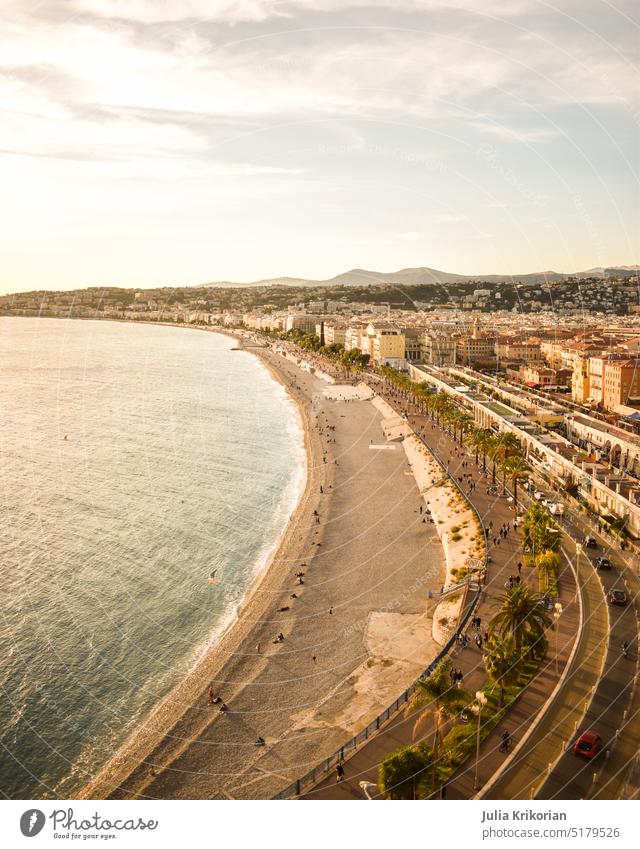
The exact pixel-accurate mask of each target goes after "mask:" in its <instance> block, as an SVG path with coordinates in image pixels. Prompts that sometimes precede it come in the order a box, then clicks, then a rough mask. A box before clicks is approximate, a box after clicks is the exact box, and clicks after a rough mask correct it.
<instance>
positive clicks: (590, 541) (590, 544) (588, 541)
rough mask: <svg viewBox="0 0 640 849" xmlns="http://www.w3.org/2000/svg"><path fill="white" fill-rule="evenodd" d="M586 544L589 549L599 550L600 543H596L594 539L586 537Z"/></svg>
mask: <svg viewBox="0 0 640 849" xmlns="http://www.w3.org/2000/svg"><path fill="white" fill-rule="evenodd" d="M584 544H585V545H586V547H587V548H597V547H598V543H597V542H596V541H595V538H594V537H585V538H584Z"/></svg>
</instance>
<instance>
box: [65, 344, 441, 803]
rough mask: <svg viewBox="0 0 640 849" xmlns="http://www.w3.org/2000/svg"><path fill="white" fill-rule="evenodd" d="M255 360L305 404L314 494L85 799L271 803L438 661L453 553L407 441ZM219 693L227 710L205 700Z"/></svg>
mask: <svg viewBox="0 0 640 849" xmlns="http://www.w3.org/2000/svg"><path fill="white" fill-rule="evenodd" d="M251 353H252V355H256V356H258V357H260V359H261V360H262V361H263V362H264V364H265V365H266V366H267V367H268V368H269V369H270V370H271V373H272V375H273V376H274V377H275V378H276V379H278V380H280V381H281V382H282V383H283V384H284V385H285V387H286V388H287V391H288V392H289V394H290V396H291V398H292V399H293V400H294V401H295V402H296V404H297V405H298V409H299V411H300V417H301V420H302V422H303V424H304V431H305V447H306V451H307V475H306V485H305V489H304V492H303V494H302V496H301V498H300V501H299V503H298V506H297V508H296V509H295V511H294V513H293V514H292V516H291V519H290V521H289V525H288V527H287V529H286V532H285V534H284V535H283V538H282V540H281V542H280V545H279V547H278V548H277V550H276V551H275V552H274V555H273V557H272V559H271V562H270V564H269V567H268V568H267V569H266V570H265V571H264V573H263V574H262V576H261V578H260V580H259V581H258V582H257V583H256V584H255V585H254V587H253V588H252V591H251V593H250V595H249V597H248V598H247V599H246V600H245V602H244V603H243V605H242V608H241V612H240V615H239V617H238V620H237V621H236V622H235V623H234V625H233V626H232V627H231V628H230V629H229V631H227V633H226V634H225V635H224V636H223V637H222V639H221V640H220V641H219V642H218V643H217V644H216V645H215V646H214V647H213V648H212V649H211V650H210V651H209V652H208V653H207V655H206V656H205V657H204V658H203V659H202V660H201V661H200V662H199V663H198V664H197V666H196V667H195V668H194V669H193V670H192V672H191V673H190V674H189V675H188V676H187V678H186V679H185V680H184V681H183V682H182V683H181V684H180V685H178V686H177V687H176V688H175V689H174V690H173V691H172V692H171V693H170V694H169V695H168V697H167V698H166V699H165V700H164V701H163V702H162V703H161V704H160V705H159V706H158V707H157V708H156V709H155V710H154V711H153V713H152V714H151V716H150V717H148V719H147V720H146V721H145V723H144V724H143V725H141V726H140V727H139V728H138V729H137V730H136V732H135V733H134V735H133V736H132V737H131V738H130V739H129V740H128V741H127V742H126V743H125V745H124V746H123V747H122V748H121V749H120V750H119V751H118V752H117V753H116V754H115V755H114V757H113V758H112V759H111V761H110V762H109V763H108V764H107V765H106V767H104V768H103V769H102V770H101V771H100V772H99V774H98V775H97V776H96V777H95V778H94V779H93V780H92V781H90V783H88V785H87V786H86V787H85V788H84V791H83V793H82V797H83V798H132V797H142V798H269V797H271V796H273V795H274V794H275V793H277V792H278V791H279V790H280V789H281V788H282V787H284V786H285V785H287V784H289V783H290V782H291V781H292V780H294V779H295V778H296V777H298V776H299V775H301V774H303V773H304V772H306V771H307V770H308V769H309V768H310V767H311V766H313V765H315V764H316V763H317V762H318V761H320V760H321V759H322V758H323V757H326V756H327V755H328V754H330V753H331V752H332V751H333V750H334V749H335V748H336V747H338V746H339V745H340V744H341V743H342V742H343V741H344V739H345V738H347V737H348V736H349V735H350V734H352V733H353V732H355V731H357V730H358V729H359V728H361V727H362V726H364V724H365V723H367V722H368V721H370V720H371V719H372V718H373V717H374V716H375V715H376V714H377V713H378V712H379V711H381V710H382V709H384V708H385V707H386V706H387V704H389V703H390V702H391V701H392V700H393V699H394V698H396V696H397V694H398V693H399V692H401V691H402V690H403V688H404V687H406V686H407V685H408V684H409V683H410V682H411V681H413V680H414V679H415V677H416V676H417V675H418V674H419V673H420V671H421V670H422V669H424V668H425V666H426V665H427V664H428V663H429V661H430V660H431V659H432V657H433V656H435V654H436V653H437V651H438V645H437V644H436V642H435V641H434V640H433V639H432V636H431V620H430V619H429V618H428V614H427V608H428V594H429V591H430V590H437V589H439V588H440V586H441V584H442V583H443V580H444V578H445V568H444V556H443V551H442V546H441V543H440V541H439V539H438V535H437V533H436V530H435V528H434V526H433V525H432V524H428V523H427V524H425V523H424V522H423V521H422V519H423V516H422V515H421V511H420V506H421V505H423V504H424V500H423V497H422V495H421V493H420V490H419V488H418V485H417V484H416V479H415V477H414V474H413V472H412V469H411V466H410V464H409V462H408V459H407V455H406V453H405V450H404V449H403V446H402V443H401V442H398V441H396V440H397V437H396V436H394V434H392V433H387V434H386V436H385V432H384V431H383V426H382V424H383V420H384V416H383V415H382V414H381V412H380V411H379V409H377V408H376V406H374V404H373V403H371V401H370V400H368V396H369V395H370V393H369V392H364V393H361V392H358V391H355V390H354V388H353V387H346V388H345V390H344V392H341V391H340V387H339V386H336V385H331V384H330V383H328V382H327V380H323V379H321V378H319V377H318V376H317V375H315V374H312V373H310V372H309V371H308V370H305V369H301V368H298V367H297V366H296V365H295V364H294V363H292V362H290V361H288V360H285V359H284V358H283V357H281V356H278V355H277V354H275V353H274V352H272V351H269V350H265V349H252V352H251ZM238 356H247V354H244V353H239V354H238ZM301 572H302V573H304V575H303V577H302V583H300V578H299V577H297V573H301ZM278 634H282V636H283V639H282V640H281V641H279V642H274V640H275V639H276V637H277V635H278ZM209 687H212V688H213V690H214V692H215V694H216V695H217V696H219V697H220V698H221V699H222V700H223V701H224V702H225V704H226V705H227V706H228V710H227V711H226V712H221V711H220V710H219V706H218V704H215V705H213V706H212V705H209V704H208V696H207V691H208V689H209ZM258 737H262V738H264V740H265V741H266V745H264V746H258V745H256V740H257V739H258Z"/></svg>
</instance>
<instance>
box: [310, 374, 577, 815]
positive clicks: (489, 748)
mask: <svg viewBox="0 0 640 849" xmlns="http://www.w3.org/2000/svg"><path fill="white" fill-rule="evenodd" d="M376 390H377V392H378V393H379V394H381V395H382V396H383V397H384V398H385V400H387V401H388V402H389V403H391V404H392V405H393V406H395V407H396V408H400V409H404V408H406V406H407V404H406V402H405V401H404V399H403V398H401V396H400V394H399V393H397V392H394V391H390V392H386V393H385V392H383V391H381V390H382V387H381V386H380V385H377V386H376ZM409 421H410V424H411V425H412V427H413V428H414V430H415V431H416V432H417V433H418V435H419V436H421V437H422V438H423V441H424V443H425V445H426V446H427V447H428V448H429V449H430V450H431V451H432V452H433V453H434V454H435V455H436V457H437V458H438V459H439V460H440V462H441V463H442V464H443V465H444V466H445V467H446V466H447V465H448V467H449V468H448V471H449V474H450V475H451V476H452V477H453V478H454V479H455V480H456V481H457V482H458V484H459V485H460V486H461V488H462V489H463V491H464V492H465V493H466V492H467V487H466V486H464V484H463V483H462V481H461V478H460V475H461V474H462V471H461V469H462V467H461V463H462V462H463V461H464V462H465V463H466V464H467V465H466V467H465V470H464V471H465V473H467V474H468V473H471V474H472V479H473V481H474V482H476V488H475V490H474V491H473V493H472V494H471V495H470V496H468V498H469V500H470V501H471V503H472V504H473V505H474V507H475V508H476V509H477V510H478V513H479V515H480V517H481V519H482V521H483V524H484V525H485V526H488V525H489V522H492V525H493V528H495V529H496V537H498V539H499V540H500V542H499V544H497V545H493V542H492V540H493V535H492V532H489V553H490V554H491V557H492V561H493V562H492V563H491V564H490V565H489V568H488V578H487V584H486V586H485V587H484V589H483V592H482V595H481V598H480V602H479V606H478V608H477V615H478V616H480V617H481V620H482V629H481V630H483V631H484V628H485V627H486V625H487V624H488V622H489V620H490V619H491V618H492V616H493V614H494V613H495V608H496V602H497V598H498V597H499V596H501V595H502V594H503V593H504V585H505V582H506V581H507V580H508V578H509V576H511V575H515V574H517V569H516V564H517V563H518V561H519V560H521V559H522V550H521V545H520V532H519V531H515V532H514V530H513V518H514V514H513V509H512V507H511V506H510V504H509V503H508V502H507V500H506V498H504V497H500V496H498V497H496V496H489V495H487V494H486V487H487V484H488V483H490V481H491V477H490V473H489V474H488V477H487V478H485V477H484V476H483V475H482V472H481V469H480V468H476V465H475V460H474V454H473V452H470V451H468V449H466V447H465V448H462V447H461V446H459V445H458V444H457V443H455V442H454V441H453V439H452V437H451V436H449V435H448V434H447V433H445V432H444V431H443V430H442V429H441V428H439V427H437V426H436V425H435V424H433V423H431V421H430V420H428V419H427V418H426V417H425V416H422V415H419V414H417V413H414V414H412V415H410V418H409ZM500 489H501V488H500ZM505 523H508V524H509V526H510V530H509V533H508V535H507V537H506V539H500V537H499V535H498V533H497V529H498V528H500V527H501V526H502V525H503V524H505ZM522 578H523V580H525V582H526V583H527V584H528V585H529V586H531V587H532V589H535V590H537V589H538V585H537V572H535V571H534V570H531V569H527V568H525V569H523V572H522ZM560 601H561V603H562V605H563V608H564V611H563V614H562V616H561V617H560V622H559V629H558V643H557V644H558V649H559V654H558V669H559V672H561V671H562V668H563V667H564V665H565V663H566V661H567V659H568V657H569V654H570V652H571V648H572V646H573V642H574V638H575V634H576V631H577V628H578V604H577V596H576V587H575V582H574V578H573V574H572V573H571V570H570V569H569V567H568V566H567V567H565V568H564V569H563V572H562V573H561V575H560ZM550 638H551V639H550V647H549V653H548V654H549V657H548V659H547V661H545V664H544V665H543V667H542V668H541V670H540V672H539V673H538V675H536V677H535V678H534V680H533V681H532V682H531V684H530V685H529V686H528V687H527V688H526V690H525V691H524V692H523V693H522V694H521V696H520V697H519V698H518V700H517V702H516V703H515V704H514V706H513V707H512V708H511V710H510V712H509V714H508V718H507V720H506V721H505V724H504V727H507V728H508V730H509V733H510V734H511V736H512V738H513V739H514V741H515V742H516V743H517V741H518V739H519V738H520V737H521V736H522V735H523V734H524V732H525V731H526V730H527V728H528V727H529V725H530V723H531V718H532V716H535V714H536V713H537V712H538V711H539V710H540V708H541V706H542V705H543V704H544V702H545V701H546V700H547V698H548V697H549V695H550V694H551V693H552V692H553V689H554V687H555V686H556V683H557V681H558V677H559V672H558V673H556V668H555V660H556V658H555V634H552V635H550ZM452 657H453V662H454V666H456V667H457V668H459V669H461V670H462V672H463V681H462V686H463V687H464V688H465V689H466V690H468V691H469V692H471V693H474V692H475V691H476V690H477V689H479V688H480V687H481V686H482V685H483V684H484V683H485V682H486V673H485V670H484V666H483V663H482V651H481V650H479V649H478V648H476V646H475V645H474V644H473V640H471V642H470V645H469V647H468V648H466V649H463V650H461V649H459V648H458V649H456V650H455V651H454V653H453V655H452ZM414 724H415V717H413V716H412V717H409V718H408V719H405V718H404V716H403V715H399V716H397V717H395V719H394V720H392V721H391V722H390V723H389V724H388V725H387V727H385V728H384V729H383V731H381V733H380V734H378V735H377V736H376V737H375V738H373V739H372V740H370V741H369V742H368V743H367V744H366V745H364V746H363V747H361V748H360V749H359V750H358V751H357V752H356V753H355V754H354V755H353V756H352V757H351V758H349V759H348V760H347V761H346V762H345V764H344V768H345V779H344V780H343V781H342V782H340V783H339V784H338V783H336V781H335V776H334V775H330V776H328V777H327V778H325V779H324V780H323V781H322V782H320V783H319V784H318V785H317V786H316V787H315V788H314V789H313V790H311V791H309V792H308V793H307V794H306V797H305V798H312V799H348V798H358V799H362V798H363V794H362V790H361V789H360V787H359V785H358V783H359V782H360V781H362V780H366V781H370V782H373V783H376V782H377V771H378V764H379V763H380V761H381V760H382V759H383V758H384V757H386V755H388V754H389V753H390V752H392V751H394V750H395V749H397V748H399V747H400V746H403V745H407V744H411V743H415V742H416V740H415V739H414V738H413V726H414ZM502 730H503V727H502V726H499V727H498V728H496V729H495V730H494V731H493V732H492V733H491V734H490V735H489V736H488V737H487V738H486V740H485V741H483V743H482V744H481V749H480V760H479V778H480V781H481V782H482V781H483V780H485V781H486V780H487V779H488V778H489V776H491V775H492V774H493V773H494V772H495V771H496V770H497V769H498V768H499V767H500V766H501V765H502V763H503V761H504V759H505V757H506V756H505V755H504V754H502V753H501V752H499V745H500V734H501V732H502ZM474 772H475V758H474V759H472V761H470V762H468V763H467V764H466V765H465V766H464V767H463V768H462V769H461V770H460V771H459V772H458V774H457V775H456V776H454V778H453V779H452V780H451V781H450V782H449V784H448V786H447V798H448V799H459V798H470V797H472V796H473V795H474V792H475V791H474Z"/></svg>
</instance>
